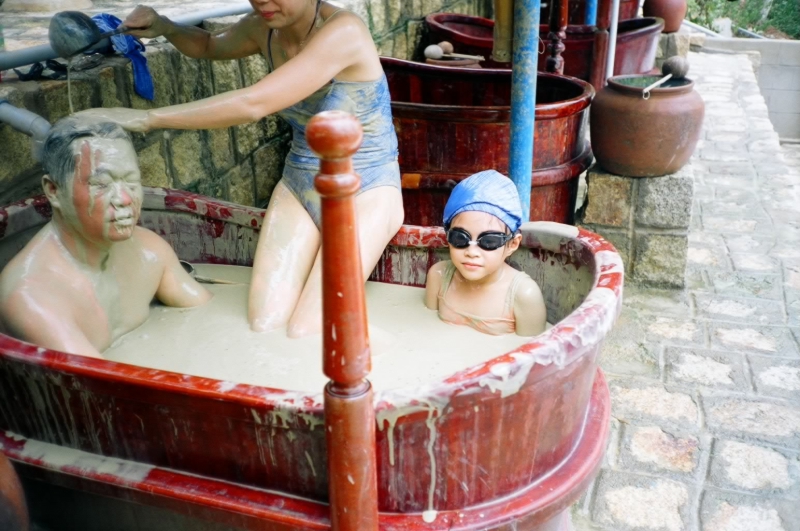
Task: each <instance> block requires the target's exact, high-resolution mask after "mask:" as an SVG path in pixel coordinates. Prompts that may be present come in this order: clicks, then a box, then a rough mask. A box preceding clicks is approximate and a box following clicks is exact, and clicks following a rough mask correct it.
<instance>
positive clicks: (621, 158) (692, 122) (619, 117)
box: [589, 75, 705, 177]
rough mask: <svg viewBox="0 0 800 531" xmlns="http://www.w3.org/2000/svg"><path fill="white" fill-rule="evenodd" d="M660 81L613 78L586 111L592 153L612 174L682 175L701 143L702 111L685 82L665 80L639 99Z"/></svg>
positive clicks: (698, 99) (691, 86)
mask: <svg viewBox="0 0 800 531" xmlns="http://www.w3.org/2000/svg"><path fill="white" fill-rule="evenodd" d="M658 79H659V76H647V75H636V76H616V77H612V78H611V79H609V80H608V86H606V87H605V88H604V89H603V90H601V91H600V92H599V93H598V94H597V96H596V97H595V99H594V101H593V102H592V106H591V110H590V115H589V116H590V127H591V139H592V150H593V151H594V155H595V157H596V158H597V162H599V163H600V165H601V166H602V167H604V168H605V169H606V170H608V171H610V172H611V173H616V174H617V175H625V176H628V177H657V176H660V175H668V174H671V173H675V172H677V171H678V170H679V169H681V168H682V167H683V166H684V165H685V164H686V163H687V162H688V161H689V158H690V157H691V156H692V153H693V152H694V148H695V146H696V145H697V141H698V140H699V138H700V128H701V127H702V125H703V115H704V114H705V106H704V104H703V99H702V98H701V97H700V95H699V94H698V93H697V92H695V90H694V82H692V81H691V80H690V79H682V80H670V81H668V82H667V83H665V84H664V85H662V86H661V87H658V88H655V89H652V90H651V91H650V98H649V99H647V100H645V99H644V98H643V91H644V87H646V86H648V85H651V84H652V83H653V82H655V81H657V80H658Z"/></svg>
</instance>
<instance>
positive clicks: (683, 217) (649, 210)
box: [580, 164, 694, 288]
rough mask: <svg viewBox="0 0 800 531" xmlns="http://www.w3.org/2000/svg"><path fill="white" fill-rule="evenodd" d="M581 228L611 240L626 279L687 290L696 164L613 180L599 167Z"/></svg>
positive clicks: (590, 183)
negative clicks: (664, 172) (666, 172)
mask: <svg viewBox="0 0 800 531" xmlns="http://www.w3.org/2000/svg"><path fill="white" fill-rule="evenodd" d="M586 182H587V199H586V206H585V209H584V211H583V212H582V216H580V224H581V225H583V226H584V227H586V228H587V229H589V230H591V231H594V232H597V233H598V234H600V235H602V236H603V237H604V238H606V239H608V240H609V241H611V243H613V244H614V246H615V247H616V248H617V250H618V251H619V253H620V255H621V256H622V260H623V262H624V263H625V268H626V274H627V278H628V279H631V280H633V281H635V282H639V283H642V284H646V285H651V286H659V287H667V288H680V287H683V286H684V271H685V270H686V254H687V249H688V230H689V225H690V222H691V217H692V197H693V195H694V177H693V170H692V167H691V165H688V166H685V167H684V168H682V169H681V170H680V171H679V172H678V173H675V174H672V175H665V176H663V177H648V178H631V177H624V176H620V175H614V174H611V173H608V172H606V171H605V170H603V169H602V168H601V167H600V166H599V165H598V164H596V165H594V166H593V167H592V168H590V169H589V172H588V175H587V177H586Z"/></svg>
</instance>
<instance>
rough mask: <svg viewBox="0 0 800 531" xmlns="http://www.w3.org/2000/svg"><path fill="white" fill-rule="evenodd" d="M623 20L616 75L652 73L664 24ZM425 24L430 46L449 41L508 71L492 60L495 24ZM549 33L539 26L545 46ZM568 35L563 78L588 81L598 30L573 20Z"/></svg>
mask: <svg viewBox="0 0 800 531" xmlns="http://www.w3.org/2000/svg"><path fill="white" fill-rule="evenodd" d="M633 5H637V4H633ZM637 7H638V6H637ZM571 13H572V14H574V13H573V12H572V11H571ZM581 14H583V11H581ZM542 20H547V19H542ZM620 20H621V21H620V23H619V25H618V26H617V48H616V55H615V56H614V72H615V73H616V74H619V75H623V74H645V73H647V72H649V71H650V70H652V68H653V66H654V64H655V60H656V51H657V48H658V38H659V36H660V35H661V31H662V30H663V29H664V21H663V20H662V19H660V18H654V17H643V18H631V19H630V20H623V19H620ZM425 23H426V24H427V25H428V29H429V32H430V36H429V41H430V42H431V43H433V44H435V43H437V42H440V41H450V42H452V43H453V45H454V46H455V48H456V51H457V52H459V53H466V54H473V55H482V56H484V57H486V59H487V60H486V61H484V62H482V63H481V64H482V65H483V66H484V67H488V68H509V65H508V64H504V63H495V62H494V61H492V60H491V55H492V46H493V42H494V38H493V31H494V21H493V20H490V19H488V18H483V17H474V16H470V15H457V14H455V13H434V14H432V15H428V16H427V17H425ZM573 24H575V25H573ZM549 32H550V30H549V28H548V26H547V25H541V26H539V35H540V37H541V38H542V39H543V40H544V42H547V35H548V33H549ZM566 32H567V38H566V40H564V46H565V49H564V51H563V52H562V54H561V56H562V57H563V58H564V74H565V75H567V76H572V77H577V78H578V79H582V80H584V81H589V79H590V78H589V76H590V75H591V73H592V56H593V53H594V32H595V26H587V25H584V24H576V23H575V22H573V21H572V20H571V19H570V25H569V26H567V30H566ZM540 46H541V44H540ZM546 61H547V54H545V53H543V54H541V55H539V64H538V69H539V70H540V71H544V70H545V64H546ZM601 88H602V87H601Z"/></svg>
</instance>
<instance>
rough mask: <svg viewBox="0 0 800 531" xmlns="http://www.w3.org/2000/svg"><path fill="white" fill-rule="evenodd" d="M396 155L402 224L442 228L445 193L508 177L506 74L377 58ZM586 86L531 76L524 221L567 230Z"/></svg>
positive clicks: (580, 157)
mask: <svg viewBox="0 0 800 531" xmlns="http://www.w3.org/2000/svg"><path fill="white" fill-rule="evenodd" d="M381 63H382V64H383V69H384V71H385V72H386V77H387V79H388V80H389V90H390V92H391V95H392V116H393V118H394V125H395V128H396V129H397V138H398V142H399V149H400V159H399V160H400V171H401V173H402V180H403V203H404V207H405V213H406V218H405V223H406V224H409V225H427V226H431V225H441V223H442V214H443V212H444V205H445V203H446V202H447V198H448V197H449V196H450V190H451V189H452V188H453V187H454V186H455V185H456V184H457V183H458V182H459V181H460V180H462V179H464V178H466V177H468V176H469V175H472V174H473V173H476V172H479V171H481V170H486V169H495V170H497V171H499V172H501V173H505V174H508V158H509V151H508V150H509V136H510V120H511V107H510V102H511V71H510V70H503V69H491V70H490V69H482V70H472V69H458V68H448V67H440V66H433V65H427V64H422V63H413V62H410V61H403V60H400V59H392V58H387V57H382V58H381ZM593 96H594V90H593V89H592V87H591V85H589V84H588V83H586V82H584V81H581V80H579V79H575V78H570V77H566V76H560V75H556V74H543V73H540V74H539V76H538V83H537V95H536V126H535V132H534V134H535V144H534V156H533V174H532V176H531V181H532V183H531V217H530V219H531V221H555V222H558V223H568V224H571V223H573V220H574V210H575V199H576V197H577V190H578V177H579V176H580V174H581V173H583V171H584V170H586V168H587V167H588V166H589V164H590V163H591V160H592V151H591V148H590V147H589V143H588V142H587V140H586V121H587V120H586V118H587V109H588V107H589V104H590V103H591V101H592V97H593Z"/></svg>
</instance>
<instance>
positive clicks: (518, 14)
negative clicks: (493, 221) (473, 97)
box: [508, 0, 567, 220]
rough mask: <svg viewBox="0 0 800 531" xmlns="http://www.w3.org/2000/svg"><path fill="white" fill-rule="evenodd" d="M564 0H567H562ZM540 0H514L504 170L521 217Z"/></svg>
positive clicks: (525, 212) (526, 212)
mask: <svg viewBox="0 0 800 531" xmlns="http://www.w3.org/2000/svg"><path fill="white" fill-rule="evenodd" d="M564 1H567V0H564ZM541 4H542V2H541V0H516V1H515V2H514V54H513V63H512V66H511V140H510V142H509V144H510V146H509V154H508V159H509V164H508V173H509V176H510V177H511V180H512V181H514V184H515V185H516V187H517V191H518V192H519V199H520V202H521V203H522V217H523V219H525V220H527V219H529V218H530V212H531V172H532V171H533V152H534V145H533V141H534V122H535V120H536V66H537V63H538V61H539V53H538V51H539V50H538V48H539V18H540V14H539V11H540V9H541Z"/></svg>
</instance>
